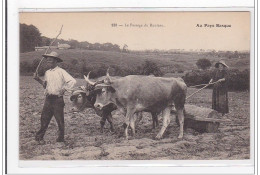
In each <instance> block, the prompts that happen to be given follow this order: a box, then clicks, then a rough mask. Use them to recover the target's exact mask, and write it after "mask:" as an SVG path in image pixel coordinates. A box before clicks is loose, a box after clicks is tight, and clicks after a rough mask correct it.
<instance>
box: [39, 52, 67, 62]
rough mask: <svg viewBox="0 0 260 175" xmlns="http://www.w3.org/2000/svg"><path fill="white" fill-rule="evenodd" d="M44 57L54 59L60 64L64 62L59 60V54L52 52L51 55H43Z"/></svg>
mask: <svg viewBox="0 0 260 175" xmlns="http://www.w3.org/2000/svg"><path fill="white" fill-rule="evenodd" d="M42 56H43V57H45V58H47V57H52V58H55V59H56V60H57V61H58V62H62V61H63V60H62V59H60V58H59V54H58V53H57V52H51V53H49V54H44V55H42Z"/></svg>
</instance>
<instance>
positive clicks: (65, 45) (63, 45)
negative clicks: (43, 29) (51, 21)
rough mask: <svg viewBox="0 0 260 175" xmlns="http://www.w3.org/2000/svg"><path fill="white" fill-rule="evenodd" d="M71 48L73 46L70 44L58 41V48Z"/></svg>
mask: <svg viewBox="0 0 260 175" xmlns="http://www.w3.org/2000/svg"><path fill="white" fill-rule="evenodd" d="M69 48H71V46H70V45H69V44H60V43H59V42H58V49H61V50H65V49H69Z"/></svg>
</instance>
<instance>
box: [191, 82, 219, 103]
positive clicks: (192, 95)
mask: <svg viewBox="0 0 260 175" xmlns="http://www.w3.org/2000/svg"><path fill="white" fill-rule="evenodd" d="M215 83H217V81H216V82H214V83H209V84H206V85H205V86H204V87H202V88H200V89H199V90H197V91H196V92H193V93H192V94H191V95H189V96H188V97H186V100H187V99H188V98H190V97H192V96H193V95H194V94H196V93H198V92H200V91H201V90H203V89H205V88H206V87H208V86H209V85H212V84H215Z"/></svg>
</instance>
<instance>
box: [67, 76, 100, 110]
mask: <svg viewBox="0 0 260 175" xmlns="http://www.w3.org/2000/svg"><path fill="white" fill-rule="evenodd" d="M89 74H90V72H89V73H88V75H87V77H86V76H85V75H84V78H85V80H86V82H87V83H86V86H81V87H79V88H77V89H75V90H74V91H73V92H72V95H71V97H70V101H72V105H73V107H72V112H79V111H82V110H84V109H85V108H93V107H94V102H95V95H94V94H93V91H94V86H95V82H93V81H91V80H89Z"/></svg>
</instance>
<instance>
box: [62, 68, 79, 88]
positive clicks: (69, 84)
mask: <svg viewBox="0 0 260 175" xmlns="http://www.w3.org/2000/svg"><path fill="white" fill-rule="evenodd" d="M62 75H63V78H64V81H65V84H64V86H63V89H62V91H63V93H64V92H65V91H71V90H72V88H73V87H74V85H75V84H76V80H75V79H74V78H73V77H72V76H71V75H70V74H68V73H67V72H66V71H65V70H62Z"/></svg>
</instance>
